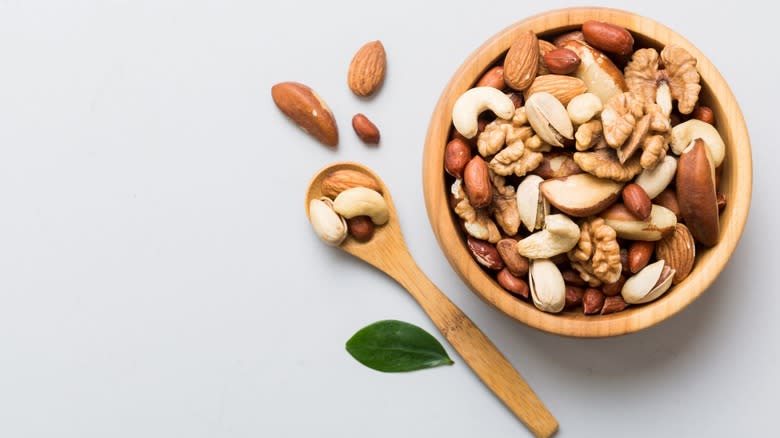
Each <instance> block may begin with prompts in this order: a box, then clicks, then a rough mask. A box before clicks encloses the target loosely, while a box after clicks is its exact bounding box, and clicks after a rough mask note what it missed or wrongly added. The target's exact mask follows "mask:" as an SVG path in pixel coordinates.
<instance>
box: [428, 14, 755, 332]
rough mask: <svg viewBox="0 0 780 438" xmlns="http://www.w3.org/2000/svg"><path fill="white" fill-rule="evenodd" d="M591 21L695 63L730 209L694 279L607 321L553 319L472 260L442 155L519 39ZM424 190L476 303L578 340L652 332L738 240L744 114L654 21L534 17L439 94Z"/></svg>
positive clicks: (744, 185) (705, 281) (702, 61)
mask: <svg viewBox="0 0 780 438" xmlns="http://www.w3.org/2000/svg"><path fill="white" fill-rule="evenodd" d="M590 19H594V20H602V21H607V22H610V23H614V24H617V25H620V26H623V27H625V28H627V29H628V30H629V31H631V33H632V34H633V35H634V38H635V47H636V48H641V47H654V48H656V49H661V48H663V47H664V46H666V45H670V44H676V45H679V46H682V47H683V48H685V49H686V50H688V52H690V53H691V54H692V55H693V56H694V57H696V59H697V60H698V64H697V68H698V70H699V73H700V74H701V85H702V90H701V93H700V96H699V102H700V103H702V104H703V105H707V106H709V107H710V108H712V110H713V113H714V115H715V120H716V128H717V129H718V131H719V132H720V134H721V136H722V137H723V140H724V142H725V143H726V160H725V161H724V164H723V165H722V166H721V169H719V172H720V184H719V191H721V192H723V193H724V194H725V195H726V199H727V205H726V208H725V209H724V211H723V212H722V214H721V216H720V223H721V239H720V242H719V243H718V244H717V245H716V246H715V247H713V248H703V247H699V246H697V260H696V264H695V266H694V269H693V271H692V272H691V273H690V275H688V277H687V278H686V279H685V280H683V281H682V282H681V283H680V284H678V285H676V286H674V287H673V288H672V289H671V290H670V291H669V292H667V293H666V294H665V295H664V296H663V297H661V298H660V299H658V300H656V301H654V302H651V303H649V304H645V305H641V306H633V307H629V308H628V309H626V310H624V311H622V312H619V313H615V314H612V315H600V316H585V315H583V314H582V313H581V311H580V310H575V311H569V312H563V313H561V314H556V315H553V314H549V313H545V312H542V311H540V310H538V309H536V308H535V307H534V306H533V304H532V303H530V302H526V301H523V300H520V299H518V298H516V297H514V296H513V295H511V294H510V293H508V292H506V291H505V290H504V289H503V288H501V286H499V285H498V283H496V281H495V280H494V279H493V278H492V277H491V276H489V275H488V274H487V273H485V272H484V271H483V270H482V268H481V267H480V266H479V265H478V264H477V263H476V261H474V260H473V258H472V257H471V254H470V253H469V251H468V249H467V248H466V245H465V236H464V234H463V233H461V232H460V230H459V226H458V221H459V219H458V218H457V217H456V216H455V215H454V213H453V212H451V210H450V208H449V206H448V197H447V194H448V192H449V183H450V180H448V178H449V177H448V175H446V174H445V172H444V171H443V156H444V147H445V145H446V143H447V141H448V139H449V135H450V132H451V125H452V118H451V112H452V106H453V104H454V102H455V100H456V99H457V98H458V97H459V96H460V95H461V94H462V93H463V92H465V91H466V90H467V89H469V88H470V87H472V86H473V85H474V84H475V83H476V81H477V80H479V78H480V77H481V76H482V74H483V73H484V72H485V71H487V70H488V69H489V68H490V67H492V66H493V65H495V64H496V63H498V62H500V61H501V60H502V59H503V56H504V54H505V53H506V51H507V50H508V49H509V46H510V45H511V43H512V41H513V40H514V39H515V38H516V36H517V35H519V34H520V33H522V32H525V31H527V30H532V31H534V32H535V33H537V34H538V35H539V36H540V37H541V38H544V37H547V36H552V35H556V34H560V33H562V32H565V31H567V30H571V29H575V28H578V27H579V26H580V25H581V24H582V23H583V22H584V21H586V20H590ZM737 157H738V159H737ZM423 183H424V192H425V203H426V208H427V211H428V217H429V220H430V221H431V225H432V227H433V230H434V233H435V234H436V238H437V240H438V241H439V245H440V246H441V247H442V250H443V251H444V253H445V255H446V257H447V258H448V260H449V262H450V264H451V265H452V266H453V267H454V268H455V270H456V272H457V273H458V275H460V277H461V278H462V279H463V281H465V282H466V283H467V284H468V285H469V287H470V288H471V289H472V290H473V291H474V292H475V293H476V294H477V295H479V296H480V297H481V298H483V299H484V300H485V301H487V302H489V303H490V304H492V305H494V306H496V307H498V308H499V309H500V310H501V311H503V312H504V313H506V314H508V315H509V316H511V317H513V318H515V319H517V320H519V321H522V322H524V323H526V324H528V325H530V326H532V327H535V328H537V329H540V330H543V331H547V332H551V333H556V334H561V335H568V336H579V337H602V336H614V335H621V334H625V333H630V332H634V331H637V330H641V329H643V328H646V327H649V326H652V325H654V324H656V323H658V322H660V321H663V320H664V319H666V318H668V317H670V316H671V315H673V314H675V313H677V312H678V311H680V310H682V309H683V308H684V307H685V306H687V305H688V304H690V303H691V302H692V301H694V300H695V299H696V298H697V297H698V296H699V295H701V294H702V293H703V292H704V291H705V290H706V289H707V288H708V287H709V286H710V285H711V284H712V282H713V281H714V280H715V278H716V277H717V275H718V274H719V273H720V271H721V270H722V269H723V267H724V266H725V264H726V262H727V261H728V258H729V257H730V255H731V253H732V252H733V251H734V248H735V247H736V244H737V242H738V240H739V237H740V236H741V234H742V230H743V228H744V225H745V222H746V220H747V214H748V209H749V207H750V196H751V188H752V163H751V152H750V141H749V138H748V134H747V129H746V127H745V122H744V119H743V117H742V112H741V111H740V109H739V106H738V105H737V102H736V100H735V98H734V95H733V94H732V92H731V90H730V89H729V87H728V85H727V84H726V82H725V80H724V79H723V77H722V76H721V75H720V73H719V72H718V71H717V69H716V68H715V67H714V66H713V65H712V63H711V62H710V61H709V59H707V58H706V57H705V56H704V54H703V53H701V51H699V50H698V49H697V48H696V47H695V46H693V45H692V44H691V43H690V42H688V41H687V40H685V39H684V38H683V37H681V36H680V35H678V34H677V33H675V32H674V31H672V30H671V29H669V28H667V27H665V26H663V25H661V24H659V23H656V22H655V21H653V20H650V19H648V18H644V17H641V16H638V15H635V14H632V13H629V12H625V11H619V10H614V9H604V8H573V9H564V10H557V11H551V12H547V13H543V14H540V15H537V16H534V17H531V18H528V19H526V20H523V21H521V22H519V23H516V24H514V25H512V26H510V27H508V28H506V29H504V30H503V31H501V32H499V33H498V34H496V35H495V36H494V37H492V38H491V39H490V40H488V41H487V42H486V43H485V44H483V45H482V46H481V47H480V48H478V49H477V50H476V51H475V52H474V53H472V54H471V55H470V56H469V58H468V59H467V60H466V61H465V62H464V63H463V65H462V66H461V67H460V69H459V70H458V71H457V72H456V73H455V75H454V76H453V78H452V79H451V80H450V82H449V84H448V85H447V87H446V88H445V90H444V92H443V93H442V96H441V98H440V99H439V102H438V104H437V106H436V108H435V110H434V113H433V116H432V118H431V123H430V127H429V130H428V136H427V138H426V143H425V152H424V162H423ZM453 236H457V238H453Z"/></svg>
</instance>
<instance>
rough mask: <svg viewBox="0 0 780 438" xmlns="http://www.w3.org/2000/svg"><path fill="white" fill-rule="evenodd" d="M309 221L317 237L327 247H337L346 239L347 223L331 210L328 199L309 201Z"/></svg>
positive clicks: (331, 204)
mask: <svg viewBox="0 0 780 438" xmlns="http://www.w3.org/2000/svg"><path fill="white" fill-rule="evenodd" d="M309 221H310V222H311V226H312V227H313V228H314V232H315V233H317V236H319V237H320V239H322V241H323V242H325V243H327V244H328V245H331V246H339V245H341V242H343V241H344V239H345V238H346V237H347V221H346V220H345V219H344V218H343V217H341V216H339V215H338V213H336V212H335V211H334V210H333V202H332V201H331V200H330V199H329V198H320V199H312V200H311V201H309Z"/></svg>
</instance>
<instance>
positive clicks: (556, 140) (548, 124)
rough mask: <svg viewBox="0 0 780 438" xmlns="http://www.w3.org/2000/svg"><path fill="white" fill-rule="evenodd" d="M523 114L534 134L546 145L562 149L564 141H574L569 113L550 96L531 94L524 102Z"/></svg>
mask: <svg viewBox="0 0 780 438" xmlns="http://www.w3.org/2000/svg"><path fill="white" fill-rule="evenodd" d="M525 113H526V115H527V116H528V123H530V124H531V127H532V128H534V132H536V134H537V135H539V137H540V138H541V139H542V140H544V141H545V142H546V143H549V144H551V145H553V146H559V147H563V140H564V139H569V140H573V139H574V127H573V126H572V124H571V120H570V119H569V113H568V112H566V108H565V107H564V106H563V104H562V103H561V101H559V100H558V99H556V98H555V96H553V95H552V94H550V93H546V92H538V93H534V94H532V95H531V96H530V97H529V98H528V100H527V101H526V102H525Z"/></svg>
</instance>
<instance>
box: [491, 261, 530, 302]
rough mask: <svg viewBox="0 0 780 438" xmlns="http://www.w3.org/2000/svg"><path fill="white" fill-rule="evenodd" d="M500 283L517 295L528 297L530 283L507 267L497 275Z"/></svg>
mask: <svg viewBox="0 0 780 438" xmlns="http://www.w3.org/2000/svg"><path fill="white" fill-rule="evenodd" d="M496 280H498V284H500V285H501V287H503V288H504V289H506V290H508V291H509V292H512V293H513V294H515V295H519V296H521V297H523V298H528V283H526V282H525V280H523V279H522V278H517V277H515V276H514V275H512V273H511V272H509V270H508V269H507V268H504V269H502V270H501V271H500V272H499V273H498V275H497V276H496Z"/></svg>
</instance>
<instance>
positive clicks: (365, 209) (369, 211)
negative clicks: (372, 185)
mask: <svg viewBox="0 0 780 438" xmlns="http://www.w3.org/2000/svg"><path fill="white" fill-rule="evenodd" d="M333 210H335V211H336V213H338V214H340V215H342V216H344V217H345V218H347V219H350V218H353V217H355V216H368V217H370V218H371V222H373V223H374V224H376V225H383V224H385V223H386V222H387V220H388V219H389V218H390V211H389V209H388V207H387V202H385V198H383V197H382V195H380V194H379V193H377V192H376V191H374V190H371V189H367V188H365V187H353V188H351V189H347V190H344V191H343V192H341V193H339V195H338V196H336V200H335V201H333Z"/></svg>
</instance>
